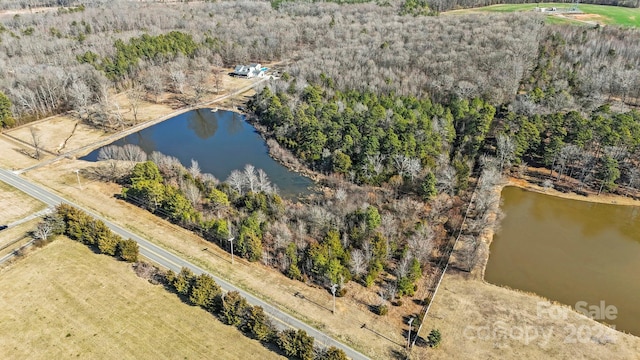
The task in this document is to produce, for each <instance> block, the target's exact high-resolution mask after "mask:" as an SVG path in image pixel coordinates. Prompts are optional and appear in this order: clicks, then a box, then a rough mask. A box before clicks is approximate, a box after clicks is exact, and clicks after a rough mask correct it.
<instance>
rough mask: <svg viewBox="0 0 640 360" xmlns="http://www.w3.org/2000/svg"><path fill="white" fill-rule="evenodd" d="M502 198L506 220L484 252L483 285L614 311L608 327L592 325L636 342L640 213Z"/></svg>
mask: <svg viewBox="0 0 640 360" xmlns="http://www.w3.org/2000/svg"><path fill="white" fill-rule="evenodd" d="M502 198H503V200H504V204H503V206H502V210H503V211H504V213H505V215H506V217H505V218H504V220H503V221H502V224H501V229H500V230H499V231H498V232H497V234H496V235H495V236H494V239H493V242H492V244H491V254H490V256H489V262H488V264H487V268H486V272H485V280H486V281H488V282H490V283H493V284H497V285H506V286H509V287H511V288H514V289H520V290H524V291H529V292H534V293H536V294H539V295H541V296H544V297H546V298H549V299H550V300H555V301H558V302H561V303H563V304H567V305H570V306H572V307H574V308H575V307H576V304H578V305H579V306H580V308H582V309H585V308H586V309H587V310H594V309H595V308H593V307H597V308H599V309H605V308H607V307H608V306H610V305H612V306H615V308H616V309H617V317H616V318H615V319H613V317H614V316H609V318H608V319H606V320H604V319H600V320H604V322H606V323H609V324H612V325H615V326H616V329H618V330H622V331H626V332H630V333H632V334H634V335H640V281H638V274H640V231H639V230H640V229H639V227H638V220H640V208H638V207H633V206H619V205H609V204H597V203H591V202H584V201H577V200H567V199H562V198H558V197H554V196H549V195H545V194H540V193H535V192H530V191H525V190H522V189H519V188H515V187H506V188H505V189H504V190H503V192H502ZM579 302H580V303H579ZM602 302H604V303H602ZM594 313H595V312H594ZM603 317H604V316H603Z"/></svg>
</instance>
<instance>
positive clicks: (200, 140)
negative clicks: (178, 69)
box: [82, 109, 314, 197]
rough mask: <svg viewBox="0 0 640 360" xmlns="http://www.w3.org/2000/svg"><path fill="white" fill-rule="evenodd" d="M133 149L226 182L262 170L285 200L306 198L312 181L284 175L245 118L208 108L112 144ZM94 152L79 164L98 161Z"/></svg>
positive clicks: (281, 167) (278, 164)
mask: <svg viewBox="0 0 640 360" xmlns="http://www.w3.org/2000/svg"><path fill="white" fill-rule="evenodd" d="M124 144H134V145H138V146H140V147H141V148H142V149H143V150H144V151H145V152H146V153H147V154H151V153H152V152H153V151H159V152H161V153H163V154H166V155H171V156H175V157H176V158H178V159H179V160H180V162H182V164H183V165H185V166H190V165H191V159H193V160H197V161H198V163H199V164H200V169H201V170H202V172H203V173H210V174H212V175H213V176H215V177H216V178H218V179H219V180H221V181H224V180H225V179H226V178H227V177H228V176H229V174H230V173H231V171H233V170H242V168H244V166H245V165H246V164H251V165H253V166H255V167H256V168H257V169H262V170H264V171H265V172H266V173H267V175H268V176H269V179H270V180H271V182H272V183H274V184H276V185H277V186H278V188H279V189H280V193H281V194H282V195H283V196H287V197H293V196H297V195H302V194H309V193H310V190H309V187H311V186H313V185H314V182H313V181H312V180H311V179H309V178H307V177H304V176H302V175H300V174H297V173H295V172H293V171H290V170H288V169H287V168H286V167H284V166H282V165H281V164H280V163H278V162H276V161H275V160H273V159H272V158H271V157H269V153H268V149H267V146H266V144H265V142H264V140H263V139H262V137H261V136H260V134H258V133H257V132H256V129H255V128H254V127H253V126H251V125H250V124H249V123H247V122H246V121H245V118H244V115H241V114H238V113H235V112H232V111H222V110H220V111H217V112H212V111H211V110H209V109H200V110H194V111H189V112H186V113H184V114H181V115H178V116H176V117H174V118H171V119H168V120H166V121H163V122H161V123H159V124H157V125H154V126H151V127H148V128H146V129H144V130H141V131H139V132H137V133H134V134H131V135H129V136H126V137H124V138H122V139H120V140H117V141H115V142H114V143H112V145H120V146H122V145H124ZM99 151H100V149H97V150H95V151H93V152H91V153H90V154H88V155H87V156H85V157H83V158H82V160H88V161H96V160H97V157H98V152H99Z"/></svg>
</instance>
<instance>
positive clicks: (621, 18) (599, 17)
mask: <svg viewBox="0 0 640 360" xmlns="http://www.w3.org/2000/svg"><path fill="white" fill-rule="evenodd" d="M572 6H573V5H572V4H562V3H539V4H502V5H492V6H486V7H481V8H473V9H464V10H454V11H450V12H448V13H450V14H464V13H478V12H502V13H507V12H517V11H533V10H534V9H535V8H536V7H543V8H552V7H556V8H558V9H570V8H572ZM578 9H579V10H580V11H582V14H560V13H544V14H546V15H549V16H548V17H547V21H548V22H549V23H571V24H579V23H585V22H594V23H595V22H597V23H600V24H605V25H620V26H630V27H640V9H633V8H625V7H619V6H606V5H585V4H580V5H578ZM559 15H562V17H560V16H559Z"/></svg>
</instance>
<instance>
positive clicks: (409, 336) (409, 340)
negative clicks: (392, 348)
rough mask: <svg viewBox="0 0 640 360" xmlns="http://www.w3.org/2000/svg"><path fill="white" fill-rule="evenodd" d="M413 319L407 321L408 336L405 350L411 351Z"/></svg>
mask: <svg viewBox="0 0 640 360" xmlns="http://www.w3.org/2000/svg"><path fill="white" fill-rule="evenodd" d="M413 320H415V318H413V317H412V318H411V319H409V334H407V350H409V349H411V323H413Z"/></svg>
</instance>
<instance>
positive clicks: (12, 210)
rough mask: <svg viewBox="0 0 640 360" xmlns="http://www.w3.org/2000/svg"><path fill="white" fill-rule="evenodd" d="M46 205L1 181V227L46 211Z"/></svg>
mask: <svg viewBox="0 0 640 360" xmlns="http://www.w3.org/2000/svg"><path fill="white" fill-rule="evenodd" d="M45 207H46V206H45V204H43V203H41V202H40V201H38V200H36V199H34V198H32V197H30V196H28V195H27V194H25V193H23V192H22V191H20V190H18V189H16V188H13V187H11V186H9V185H7V184H5V183H3V182H1V181H0V225H6V224H8V223H11V222H13V221H16V220H20V219H22V218H24V217H25V216H27V215H30V214H33V213H34V212H36V211H40V210H42V209H44V208H45Z"/></svg>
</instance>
